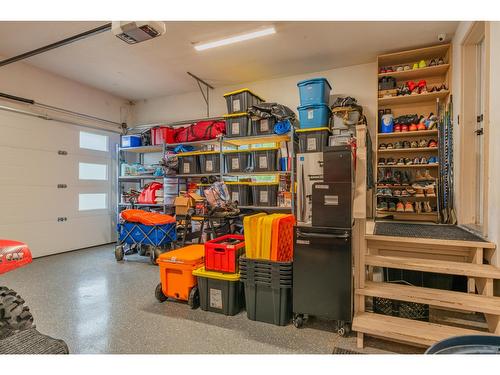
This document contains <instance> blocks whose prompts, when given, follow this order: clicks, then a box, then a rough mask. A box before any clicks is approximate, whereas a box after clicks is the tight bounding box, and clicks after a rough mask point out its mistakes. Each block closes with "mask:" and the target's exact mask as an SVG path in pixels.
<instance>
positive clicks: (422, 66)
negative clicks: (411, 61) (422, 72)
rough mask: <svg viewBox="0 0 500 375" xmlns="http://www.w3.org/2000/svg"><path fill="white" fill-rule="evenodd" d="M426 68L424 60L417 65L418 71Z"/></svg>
mask: <svg viewBox="0 0 500 375" xmlns="http://www.w3.org/2000/svg"><path fill="white" fill-rule="evenodd" d="M426 66H427V64H426V63H425V60H420V62H419V63H418V67H419V68H420V69H422V68H425V67H426Z"/></svg>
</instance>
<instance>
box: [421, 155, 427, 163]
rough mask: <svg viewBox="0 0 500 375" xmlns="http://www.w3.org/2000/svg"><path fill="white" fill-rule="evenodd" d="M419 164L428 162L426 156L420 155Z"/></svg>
mask: <svg viewBox="0 0 500 375" xmlns="http://www.w3.org/2000/svg"><path fill="white" fill-rule="evenodd" d="M419 164H428V162H427V158H426V157H425V156H422V157H421V158H420V163H419Z"/></svg>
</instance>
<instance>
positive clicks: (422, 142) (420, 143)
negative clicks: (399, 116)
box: [418, 139, 428, 148]
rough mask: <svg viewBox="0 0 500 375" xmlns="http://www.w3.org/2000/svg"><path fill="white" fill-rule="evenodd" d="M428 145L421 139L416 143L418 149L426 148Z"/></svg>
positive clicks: (425, 140)
mask: <svg viewBox="0 0 500 375" xmlns="http://www.w3.org/2000/svg"><path fill="white" fill-rule="evenodd" d="M427 145H428V142H427V139H421V140H420V141H418V147H419V148H426V147H427Z"/></svg>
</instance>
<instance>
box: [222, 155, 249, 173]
mask: <svg viewBox="0 0 500 375" xmlns="http://www.w3.org/2000/svg"><path fill="white" fill-rule="evenodd" d="M251 156H252V155H251V153H250V152H248V151H238V152H227V153H225V154H224V159H225V161H226V170H227V171H228V172H229V173H231V172H245V171H246V170H247V169H248V167H249V164H250V157H251Z"/></svg>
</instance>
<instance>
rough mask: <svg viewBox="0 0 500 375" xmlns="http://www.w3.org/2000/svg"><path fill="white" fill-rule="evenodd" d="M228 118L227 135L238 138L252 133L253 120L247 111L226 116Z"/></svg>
mask: <svg viewBox="0 0 500 375" xmlns="http://www.w3.org/2000/svg"><path fill="white" fill-rule="evenodd" d="M224 117H225V120H226V137H228V138H237V137H246V136H249V135H252V125H251V120H250V118H249V117H248V115H247V114H246V113H238V114H234V115H226V116H224Z"/></svg>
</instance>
